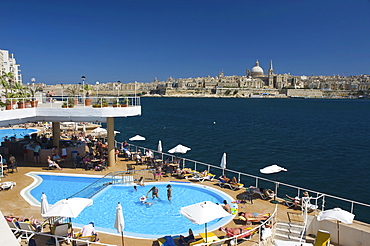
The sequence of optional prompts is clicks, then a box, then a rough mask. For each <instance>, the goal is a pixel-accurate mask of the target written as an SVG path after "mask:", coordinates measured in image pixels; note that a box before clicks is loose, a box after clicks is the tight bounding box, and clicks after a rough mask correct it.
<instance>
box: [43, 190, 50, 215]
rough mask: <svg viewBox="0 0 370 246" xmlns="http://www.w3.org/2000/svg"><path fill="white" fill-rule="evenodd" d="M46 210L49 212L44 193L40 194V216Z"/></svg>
mask: <svg viewBox="0 0 370 246" xmlns="http://www.w3.org/2000/svg"><path fill="white" fill-rule="evenodd" d="M48 210H49V203H48V199H47V197H46V195H45V193H44V192H42V195H41V214H45V213H46V212H47V211H48ZM45 218H46V217H45Z"/></svg>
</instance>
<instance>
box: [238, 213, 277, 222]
mask: <svg viewBox="0 0 370 246" xmlns="http://www.w3.org/2000/svg"><path fill="white" fill-rule="evenodd" d="M238 215H239V217H238V218H239V219H240V220H243V221H245V222H246V223H247V224H248V223H252V222H260V221H262V220H267V219H268V218H270V216H271V214H269V213H261V214H259V213H249V212H240V213H239V214H238Z"/></svg>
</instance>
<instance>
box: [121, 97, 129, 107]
mask: <svg viewBox="0 0 370 246" xmlns="http://www.w3.org/2000/svg"><path fill="white" fill-rule="evenodd" d="M129 105H130V99H128V98H127V97H125V98H124V99H123V100H122V105H121V106H122V107H128V106H129Z"/></svg>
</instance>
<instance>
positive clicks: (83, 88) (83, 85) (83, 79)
mask: <svg viewBox="0 0 370 246" xmlns="http://www.w3.org/2000/svg"><path fill="white" fill-rule="evenodd" d="M85 79H86V77H85V76H82V77H81V80H82V100H83V103H84V104H85Z"/></svg>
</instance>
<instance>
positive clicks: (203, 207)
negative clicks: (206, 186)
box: [180, 201, 230, 241]
mask: <svg viewBox="0 0 370 246" xmlns="http://www.w3.org/2000/svg"><path fill="white" fill-rule="evenodd" d="M180 214H182V215H184V216H185V217H186V218H187V219H188V220H190V221H191V222H193V223H194V224H197V225H202V224H205V227H204V228H205V233H206V235H207V223H208V222H210V221H212V220H215V219H218V218H223V217H226V216H230V214H229V213H228V212H226V211H225V209H223V208H222V207H221V206H220V205H217V204H215V203H213V202H211V201H205V202H200V203H196V204H193V205H189V206H186V207H182V208H181V209H180ZM206 241H207V238H206Z"/></svg>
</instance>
